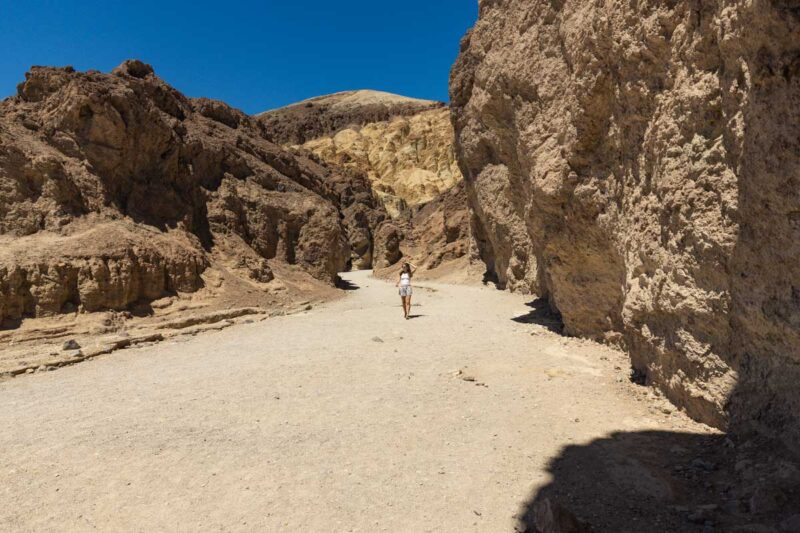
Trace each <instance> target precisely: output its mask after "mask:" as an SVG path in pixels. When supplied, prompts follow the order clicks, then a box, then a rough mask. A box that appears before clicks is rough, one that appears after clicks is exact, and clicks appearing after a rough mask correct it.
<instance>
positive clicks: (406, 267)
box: [403, 263, 411, 274]
mask: <svg viewBox="0 0 800 533" xmlns="http://www.w3.org/2000/svg"><path fill="white" fill-rule="evenodd" d="M403 272H405V273H406V274H410V273H411V265H409V264H408V263H403Z"/></svg>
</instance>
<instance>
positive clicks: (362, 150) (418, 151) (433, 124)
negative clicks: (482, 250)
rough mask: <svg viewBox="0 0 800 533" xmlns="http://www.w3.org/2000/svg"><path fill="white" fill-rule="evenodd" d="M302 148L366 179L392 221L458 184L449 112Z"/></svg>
mask: <svg viewBox="0 0 800 533" xmlns="http://www.w3.org/2000/svg"><path fill="white" fill-rule="evenodd" d="M300 146H302V147H303V148H305V149H307V150H310V151H311V152H313V153H314V154H316V155H317V156H318V157H320V158H321V159H323V160H325V161H326V162H329V163H332V164H335V165H337V166H342V167H346V168H352V169H354V170H358V171H360V172H363V173H365V174H367V175H368V176H369V178H370V180H371V181H372V186H373V189H374V190H375V192H376V193H377V194H378V196H379V197H380V198H381V200H382V201H383V204H384V205H385V206H386V210H387V211H388V212H389V214H390V216H392V217H393V218H397V217H400V216H401V215H402V214H403V212H404V211H405V210H406V209H407V208H409V207H414V206H417V205H420V204H424V203H427V202H430V201H431V200H433V199H434V198H436V197H437V196H438V195H440V194H441V193H443V192H444V191H447V190H449V189H450V188H452V187H453V186H454V185H455V184H457V183H458V182H460V181H461V179H462V176H461V172H460V171H459V169H458V164H457V163H456V160H455V156H454V153H453V127H452V125H451V123H450V111H449V109H447V108H437V109H431V110H426V111H421V112H420V113H418V114H415V115H410V116H398V117H394V118H392V119H390V120H388V121H383V122H372V123H369V124H366V125H364V126H351V127H348V128H347V129H343V130H341V131H339V132H338V133H336V134H334V135H332V136H325V137H320V138H318V139H314V140H311V141H308V142H306V143H305V144H303V145H300Z"/></svg>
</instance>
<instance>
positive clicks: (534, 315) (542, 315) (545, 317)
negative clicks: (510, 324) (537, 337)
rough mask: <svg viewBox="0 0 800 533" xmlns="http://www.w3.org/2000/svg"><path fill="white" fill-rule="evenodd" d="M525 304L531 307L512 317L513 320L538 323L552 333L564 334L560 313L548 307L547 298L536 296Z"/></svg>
mask: <svg viewBox="0 0 800 533" xmlns="http://www.w3.org/2000/svg"><path fill="white" fill-rule="evenodd" d="M525 305H527V306H528V307H530V308H531V311H530V312H528V313H527V314H524V315H520V316H517V317H514V318H512V319H511V320H513V321H514V322H518V323H520V324H538V325H540V326H544V327H545V328H547V329H548V330H549V331H552V332H553V333H558V334H559V335H563V334H564V322H563V321H562V320H561V315H560V314H559V313H557V312H556V311H553V309H552V308H551V307H550V304H549V303H548V301H547V298H537V299H535V300H533V301H532V302H528V303H526V304H525Z"/></svg>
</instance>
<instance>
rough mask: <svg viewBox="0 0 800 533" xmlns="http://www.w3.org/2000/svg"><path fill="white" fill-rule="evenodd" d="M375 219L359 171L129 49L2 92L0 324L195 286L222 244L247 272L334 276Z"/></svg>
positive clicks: (33, 76) (259, 276) (31, 76)
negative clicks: (113, 62)
mask: <svg viewBox="0 0 800 533" xmlns="http://www.w3.org/2000/svg"><path fill="white" fill-rule="evenodd" d="M383 217H385V212H384V211H383V209H382V208H381V207H380V205H379V204H378V203H377V201H376V200H375V198H374V195H373V193H372V191H371V188H370V186H369V182H368V181H366V180H365V179H364V178H362V177H358V176H353V175H351V174H350V173H345V172H339V171H338V170H335V169H332V168H330V167H327V166H325V165H323V164H320V163H319V162H318V161H315V160H312V159H310V158H308V157H305V156H303V155H300V154H293V153H290V152H288V151H286V150H284V149H282V148H280V147H279V146H277V145H275V144H273V143H272V142H270V141H268V140H267V139H266V138H265V137H264V131H263V126H262V125H260V123H259V122H257V121H256V120H253V119H251V118H250V117H248V116H247V115H245V114H244V113H242V112H240V111H238V110H236V109H233V108H231V107H229V106H227V105H225V104H224V103H222V102H218V101H215V100H209V99H204V98H201V99H194V100H192V99H189V98H187V97H185V96H183V95H182V94H181V93H179V92H178V91H176V90H175V89H173V88H172V87H170V86H169V85H167V84H166V83H164V82H163V81H161V80H160V79H159V78H158V77H157V76H156V75H155V73H154V72H153V69H152V67H150V66H149V65H146V64H144V63H142V62H140V61H137V60H131V61H126V62H125V63H123V64H122V65H120V66H119V67H117V68H116V69H114V71H113V73H112V74H102V73H99V72H86V73H79V72H76V71H75V70H74V69H72V68H69V67H68V68H63V69H59V68H47V67H34V68H32V69H31V71H30V72H29V73H27V74H26V80H25V82H23V83H22V84H20V86H19V88H18V95H17V96H16V97H12V98H9V99H6V100H4V101H3V102H2V103H0V322H2V321H3V320H5V319H11V320H17V319H20V318H23V317H32V316H43V315H49V314H55V313H59V312H62V311H64V310H70V309H72V310H74V309H76V308H80V309H82V310H83V311H96V310H101V309H122V308H125V307H128V306H130V305H132V304H134V303H136V302H142V301H152V300H156V299H158V298H161V297H163V296H164V295H166V294H170V293H174V292H192V291H196V290H198V289H199V288H201V287H202V286H203V285H204V280H203V278H202V276H203V274H204V272H205V270H206V269H207V268H208V267H209V266H210V265H212V264H213V263H215V262H219V261H223V262H226V264H227V263H229V262H230V261H229V260H228V259H227V257H229V255H226V254H233V256H234V257H235V258H237V260H238V263H237V265H236V266H237V267H241V268H243V269H245V270H246V271H248V277H249V278H251V279H253V280H256V281H258V282H262V283H266V282H269V281H270V280H272V279H273V277H274V274H273V271H272V268H271V267H270V264H269V262H270V261H277V262H280V263H285V264H288V265H290V266H292V265H294V266H295V267H296V268H297V269H301V270H304V271H306V272H308V273H310V274H311V275H313V276H314V277H316V278H318V279H320V280H324V281H327V282H333V281H334V280H335V278H336V274H337V272H339V271H341V270H344V269H345V268H346V267H347V265H348V262H349V261H350V260H351V251H350V249H351V243H352V244H353V245H354V246H355V247H356V248H358V251H357V254H359V255H358V257H359V258H361V257H362V256H363V257H364V258H365V261H366V262H367V263H368V262H369V261H370V260H371V257H370V253H371V248H372V241H371V240H372V232H371V230H370V228H372V227H374V226H375V225H377V224H378V223H379V222H380V220H382V218H383ZM343 222H344V223H343ZM370 224H372V226H371V225H370ZM362 230H364V231H362Z"/></svg>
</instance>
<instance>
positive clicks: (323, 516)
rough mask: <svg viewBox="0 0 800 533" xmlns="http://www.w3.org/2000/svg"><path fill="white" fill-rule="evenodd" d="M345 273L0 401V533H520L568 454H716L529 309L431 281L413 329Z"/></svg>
mask: <svg viewBox="0 0 800 533" xmlns="http://www.w3.org/2000/svg"><path fill="white" fill-rule="evenodd" d="M344 277H345V279H346V281H348V282H349V285H350V289H352V290H349V291H348V292H347V295H346V297H344V298H342V299H340V300H338V301H335V302H331V303H328V304H326V305H324V306H322V307H318V308H314V309H312V310H310V311H307V312H304V313H301V314H297V315H291V316H284V317H277V318H272V319H269V320H266V321H264V322H258V323H252V324H244V325H238V326H234V327H232V328H229V329H227V330H224V331H221V332H215V333H208V334H204V335H201V336H197V337H193V338H190V339H188V340H182V341H170V342H164V343H161V344H158V345H154V346H148V347H141V348H136V349H129V350H125V351H121V352H117V353H114V354H112V355H109V356H105V357H100V358H98V359H95V360H92V361H89V362H86V363H82V364H78V365H75V366H71V367H66V368H63V369H60V370H58V371H56V372H49V373H41V374H35V375H30V376H23V377H20V378H17V379H14V380H11V381H8V382H5V383H2V384H0V426H2V428H3V429H2V432H0V530H4V531H34V530H36V531H93V530H105V531H112V530H115V531H120V530H126V531H155V530H175V531H223V530H224V531H257V530H262V531H280V530H292V531H514V530H515V528H519V527H520V526H519V517H522V516H523V515H524V514H525V513H526V505H527V504H529V503H530V500H531V498H532V497H534V496H535V495H536V493H537V490H538V489H539V488H540V487H542V486H544V485H547V484H548V483H551V482H552V481H553V472H550V470H551V468H550V467H549V465H550V462H551V461H553V460H554V459H556V458H558V457H559V456H563V453H564V450H565V447H579V448H578V449H580V447H583V446H587V445H590V443H592V442H595V441H597V440H598V439H608V438H609V437H610V436H611V435H612V434H613V433H614V432H623V433H625V434H634V433H641V432H648V431H661V432H669V433H670V434H673V435H678V434H683V435H692V436H693V437H697V438H700V436H701V435H708V436H709V438H712V437H713V436H712V435H711V432H709V431H708V430H707V429H703V428H702V427H701V426H698V425H696V424H694V423H692V422H691V421H689V420H688V419H686V418H684V417H683V416H682V415H681V414H679V413H673V412H672V410H671V409H670V408H669V407H667V406H666V404H663V403H660V402H659V401H657V400H652V399H650V398H648V395H650V394H651V392H650V390H649V389H646V388H643V387H638V386H636V385H633V384H631V383H629V381H628V380H627V370H628V366H627V360H626V358H625V356H624V355H623V354H621V353H618V352H615V351H613V350H611V349H608V348H605V347H602V346H599V345H596V344H593V343H590V342H587V341H582V340H578V339H570V338H565V337H562V336H560V335H559V334H557V333H555V332H553V331H551V330H550V329H548V324H547V323H546V322H544V321H543V320H541V319H540V318H539V317H540V315H541V313H540V312H539V311H537V310H535V309H534V310H532V309H531V307H529V306H526V303H527V302H528V301H529V300H530V298H527V299H526V297H524V296H520V295H514V294H508V293H506V292H498V291H495V290H493V289H490V288H484V287H468V286H456V285H438V284H423V285H424V286H420V287H418V288H417V289H416V291H415V296H414V303H415V307H414V309H413V314H414V315H416V318H414V319H412V320H409V321H404V320H403V319H402V311H401V309H400V305H399V303H400V302H399V298H398V297H397V294H396V289H395V288H394V286H393V285H392V284H388V283H386V282H383V281H380V280H377V279H374V278H372V277H370V275H369V273H368V272H357V273H349V274H345V275H344ZM642 434H644V433H642ZM673 452H675V450H673ZM665 453H666V452H665ZM678 453H680V450H678ZM606 467H608V465H606ZM605 472H606V474H604V475H607V474H608V473H610V475H611V477H612V478H613V479H610V480H609V479H604V480H603V481H604V482H606V481H607V482H610V483H613V484H615V485H614V486H618V487H620V490H623V489H624V490H628V489H630V490H632V491H635V492H637V493H640V494H644V495H646V496H648V497H651V496H652V497H653V498H654V499H656V500H658V499H662V500H665V501H666V500H676V498H677V499H678V500H679V497H677V496H676V495H674V494H670V491H671V490H672V489H671V487H670V486H669V484H667V483H665V482H662V481H661V480H660V479H658V476H657V474H653V473H652V472H646V471H644V467H643V466H642V465H641V464H639V463H638V462H637V461H635V460H633V459H630V460H623V461H621V462H619V465H618V467H611V468H606V470H605ZM598 481H599V480H598ZM626 484H627V485H626ZM626 487H627V489H626ZM604 490H605V492H606V493H609V489H608V488H606V489H604ZM665 506H666V504H665ZM641 512H642V516H647V515H648V513H649V512H650V511H649V510H648V509H646V508H643V509H642V510H641ZM587 518H589V519H590V520H592V519H593V517H587ZM594 522H595V523H599V524H602V523H603V522H602V520H599V521H598V519H597V518H594ZM631 530H632V531H636V530H637V528H636V527H635V525H634V526H632V528H631ZM652 530H653V531H655V530H656V529H652Z"/></svg>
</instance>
